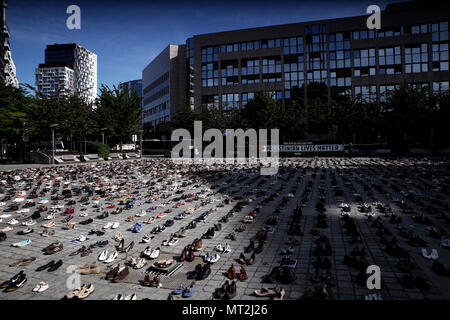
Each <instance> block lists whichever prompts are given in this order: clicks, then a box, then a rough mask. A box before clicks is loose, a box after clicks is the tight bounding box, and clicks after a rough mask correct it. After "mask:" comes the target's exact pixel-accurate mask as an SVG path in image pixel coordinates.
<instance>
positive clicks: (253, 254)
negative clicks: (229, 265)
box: [247, 252, 256, 266]
mask: <svg viewBox="0 0 450 320" xmlns="http://www.w3.org/2000/svg"><path fill="white" fill-rule="evenodd" d="M255 258H256V256H255V253H254V252H253V253H252V255H251V256H250V259H248V260H247V265H248V266H250V265H252V264H254V263H255Z"/></svg>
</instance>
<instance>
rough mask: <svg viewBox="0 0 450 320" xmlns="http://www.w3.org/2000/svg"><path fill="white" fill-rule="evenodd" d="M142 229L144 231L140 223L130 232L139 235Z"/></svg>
mask: <svg viewBox="0 0 450 320" xmlns="http://www.w3.org/2000/svg"><path fill="white" fill-rule="evenodd" d="M141 229H142V225H141V224H140V223H135V224H134V225H133V226H132V227H131V228H130V229H129V230H130V231H132V232H134V233H139V232H141Z"/></svg>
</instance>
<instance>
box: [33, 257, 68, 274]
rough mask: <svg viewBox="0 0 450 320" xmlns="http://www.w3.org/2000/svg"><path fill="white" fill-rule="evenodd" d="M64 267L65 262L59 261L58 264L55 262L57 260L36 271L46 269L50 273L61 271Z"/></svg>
mask: <svg viewBox="0 0 450 320" xmlns="http://www.w3.org/2000/svg"><path fill="white" fill-rule="evenodd" d="M62 265H63V261H62V260H58V262H55V260H52V261H50V262H49V263H47V264H45V265H43V266H40V267H39V268H37V269H36V271H38V272H39V271H43V270H45V269H48V270H47V271H48V272H53V271H56V270H58V269H59V267H61V266H62Z"/></svg>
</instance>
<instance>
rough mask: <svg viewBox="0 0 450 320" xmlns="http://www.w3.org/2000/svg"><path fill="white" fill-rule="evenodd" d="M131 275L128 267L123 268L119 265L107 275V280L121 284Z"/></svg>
mask: <svg viewBox="0 0 450 320" xmlns="http://www.w3.org/2000/svg"><path fill="white" fill-rule="evenodd" d="M129 274H130V269H129V268H128V267H127V266H124V267H121V266H120V265H119V264H118V265H116V266H115V267H114V268H112V269H111V270H109V271H108V272H107V273H106V276H105V280H107V281H112V282H115V283H120V282H124V281H125V279H126V278H127V277H128V276H129Z"/></svg>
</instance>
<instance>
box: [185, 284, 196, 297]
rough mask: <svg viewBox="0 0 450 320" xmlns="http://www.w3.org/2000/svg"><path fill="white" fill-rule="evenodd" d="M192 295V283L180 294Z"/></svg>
mask: <svg viewBox="0 0 450 320" xmlns="http://www.w3.org/2000/svg"><path fill="white" fill-rule="evenodd" d="M193 295H194V284H191V285H190V286H189V287H187V288H185V289H184V291H183V294H182V297H183V298H189V297H192V296H193Z"/></svg>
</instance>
